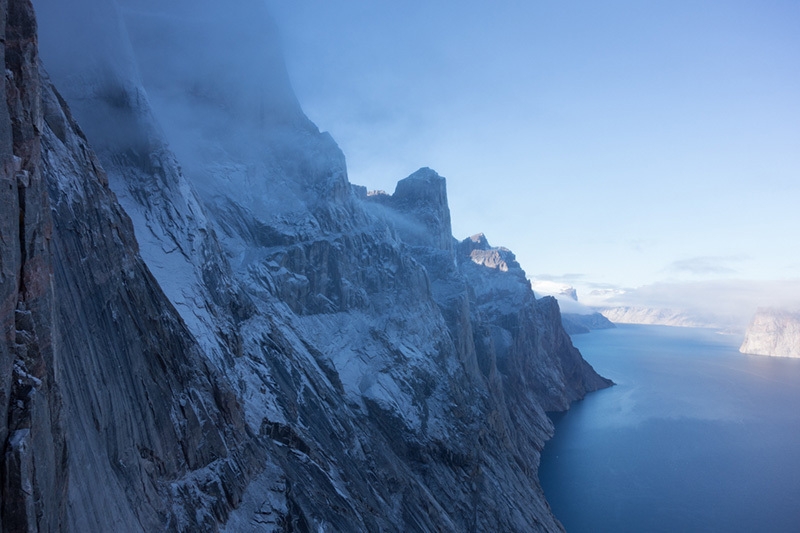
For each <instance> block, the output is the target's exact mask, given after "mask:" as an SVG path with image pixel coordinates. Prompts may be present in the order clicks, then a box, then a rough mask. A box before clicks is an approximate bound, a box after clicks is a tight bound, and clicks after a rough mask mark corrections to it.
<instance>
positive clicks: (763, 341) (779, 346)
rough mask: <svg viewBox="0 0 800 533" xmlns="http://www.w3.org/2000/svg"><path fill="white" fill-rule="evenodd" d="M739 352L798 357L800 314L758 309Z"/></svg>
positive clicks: (799, 349) (799, 351)
mask: <svg viewBox="0 0 800 533" xmlns="http://www.w3.org/2000/svg"><path fill="white" fill-rule="evenodd" d="M739 351H740V352H742V353H747V354H753V355H773V356H777V357H800V313H798V312H790V311H787V310H782V309H773V308H759V309H758V310H757V311H756V314H755V316H753V320H752V321H751V322H750V326H749V327H748V328H747V333H746V334H745V337H744V342H743V343H742V346H741V347H740V348H739Z"/></svg>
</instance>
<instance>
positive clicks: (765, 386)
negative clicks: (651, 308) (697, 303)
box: [539, 325, 800, 533]
mask: <svg viewBox="0 0 800 533" xmlns="http://www.w3.org/2000/svg"><path fill="white" fill-rule="evenodd" d="M573 341H574V343H575V345H576V346H577V347H578V348H579V349H580V350H581V352H582V353H583V355H584V357H585V358H586V359H587V360H588V361H589V362H590V363H591V364H592V365H593V366H594V367H595V369H596V370H597V371H598V372H600V373H601V374H602V375H604V376H607V377H609V378H611V379H613V380H614V381H615V382H616V383H617V385H616V386H615V387H612V388H611V389H607V390H604V391H600V392H596V393H592V394H590V395H589V396H588V397H587V398H586V399H585V400H583V401H582V402H578V403H576V404H575V405H573V407H572V409H571V410H570V411H568V412H567V413H565V414H560V415H555V416H554V421H555V425H556V434H555V437H554V438H553V439H552V440H551V441H550V442H548V443H547V446H546V448H545V450H544V453H543V455H542V463H541V467H540V470H539V475H540V479H541V482H542V485H543V487H544V490H545V494H546V496H547V498H548V500H549V501H550V503H551V505H552V508H553V512H554V513H555V515H556V516H557V517H558V518H559V519H560V520H561V522H562V523H563V524H564V526H565V527H566V529H567V531H568V532H570V533H580V532H598V531H614V532H624V531H631V532H644V531H647V532H657V531H664V532H674V531H684V532H687V531H720V532H737V531H741V532H745V531H746V532H750V531H771V532H782V531H785V532H797V531H800V360H790V359H781V358H774V357H760V356H751V355H742V354H740V353H738V345H739V343H740V342H741V339H740V338H738V337H734V336H725V335H719V334H717V333H715V332H713V331H710V330H702V329H687V328H670V327H662V326H626V325H624V326H620V327H619V328H617V329H613V330H603V331H594V332H592V333H590V334H587V335H578V336H575V337H574V339H573Z"/></svg>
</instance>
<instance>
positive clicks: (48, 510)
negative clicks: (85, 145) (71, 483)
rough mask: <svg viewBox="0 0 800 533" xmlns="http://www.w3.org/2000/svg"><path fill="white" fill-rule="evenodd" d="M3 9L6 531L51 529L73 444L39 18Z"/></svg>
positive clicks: (1, 390)
mask: <svg viewBox="0 0 800 533" xmlns="http://www.w3.org/2000/svg"><path fill="white" fill-rule="evenodd" d="M0 17H2V21H0V31H2V32H3V36H2V37H3V39H2V47H0V48H2V52H0V53H1V54H2V61H3V64H4V65H5V73H6V76H5V84H3V85H2V86H0V90H2V91H3V99H2V100H3V101H4V102H5V104H6V105H5V106H0V158H1V162H0V165H1V166H0V168H1V169H2V170H1V171H2V178H1V179H2V182H1V184H0V190H2V193H0V206H2V209H1V210H0V298H1V300H0V301H2V304H0V305H2V308H0V310H1V312H0V320H2V329H3V339H2V341H3V342H2V344H1V345H0V443H1V444H0V445H1V446H2V455H0V461H2V468H0V476H2V482H1V485H0V487H1V488H0V491H1V493H2V498H0V499H1V500H2V507H0V513H2V514H1V515H0V516H2V524H3V530H4V531H51V530H56V529H58V527H59V524H61V523H63V516H64V513H65V498H63V497H59V495H62V496H63V495H64V493H65V490H66V467H65V462H66V447H65V438H64V432H63V428H62V424H61V419H60V410H61V396H60V394H59V391H58V389H57V386H56V384H55V378H54V372H55V368H54V365H55V360H54V352H55V350H54V344H55V342H56V341H55V339H54V333H53V330H52V324H53V312H54V291H53V256H52V251H51V248H50V240H51V235H52V231H53V220H52V217H51V214H50V203H49V199H48V190H47V184H46V183H45V180H44V179H43V176H42V172H41V163H40V162H41V138H40V134H41V130H42V120H43V117H42V110H41V83H40V78H39V67H38V57H37V54H38V52H37V38H36V22H35V18H34V16H33V7H32V6H31V3H30V2H29V1H27V0H2V2H0ZM44 495H46V497H45V496H44Z"/></svg>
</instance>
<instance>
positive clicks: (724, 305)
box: [581, 278, 800, 327]
mask: <svg viewBox="0 0 800 533" xmlns="http://www.w3.org/2000/svg"><path fill="white" fill-rule="evenodd" d="M581 300H583V301H584V303H586V304H588V305H593V306H598V307H623V306H627V307H647V308H661V309H671V310H674V311H682V312H686V313H689V314H693V315H696V316H702V317H708V318H713V319H715V321H717V322H724V323H728V324H732V325H736V326H739V327H744V326H745V325H746V324H747V323H748V322H749V321H750V319H751V318H752V316H753V314H754V313H755V311H756V309H757V308H759V307H776V308H782V309H792V310H793V309H800V278H797V279H786V280H742V279H729V280H713V281H691V282H662V283H653V284H650V285H644V286H642V287H638V288H619V287H618V288H617V289H614V290H606V291H592V292H591V293H590V294H589V295H587V297H586V298H581ZM710 321H711V320H710Z"/></svg>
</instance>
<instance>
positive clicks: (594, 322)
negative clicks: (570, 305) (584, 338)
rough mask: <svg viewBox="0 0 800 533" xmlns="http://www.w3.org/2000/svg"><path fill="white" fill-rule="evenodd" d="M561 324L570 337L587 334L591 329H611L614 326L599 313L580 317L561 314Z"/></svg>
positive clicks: (575, 314) (572, 314)
mask: <svg viewBox="0 0 800 533" xmlns="http://www.w3.org/2000/svg"><path fill="white" fill-rule="evenodd" d="M561 323H562V324H563V325H564V329H565V330H566V332H567V333H569V334H570V335H578V334H581V333H589V332H590V331H591V330H593V329H611V328H615V327H617V326H615V325H614V323H613V322H611V321H610V320H609V319H608V318H606V317H604V316H603V315H601V314H600V313H591V314H589V315H580V314H577V313H561Z"/></svg>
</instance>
